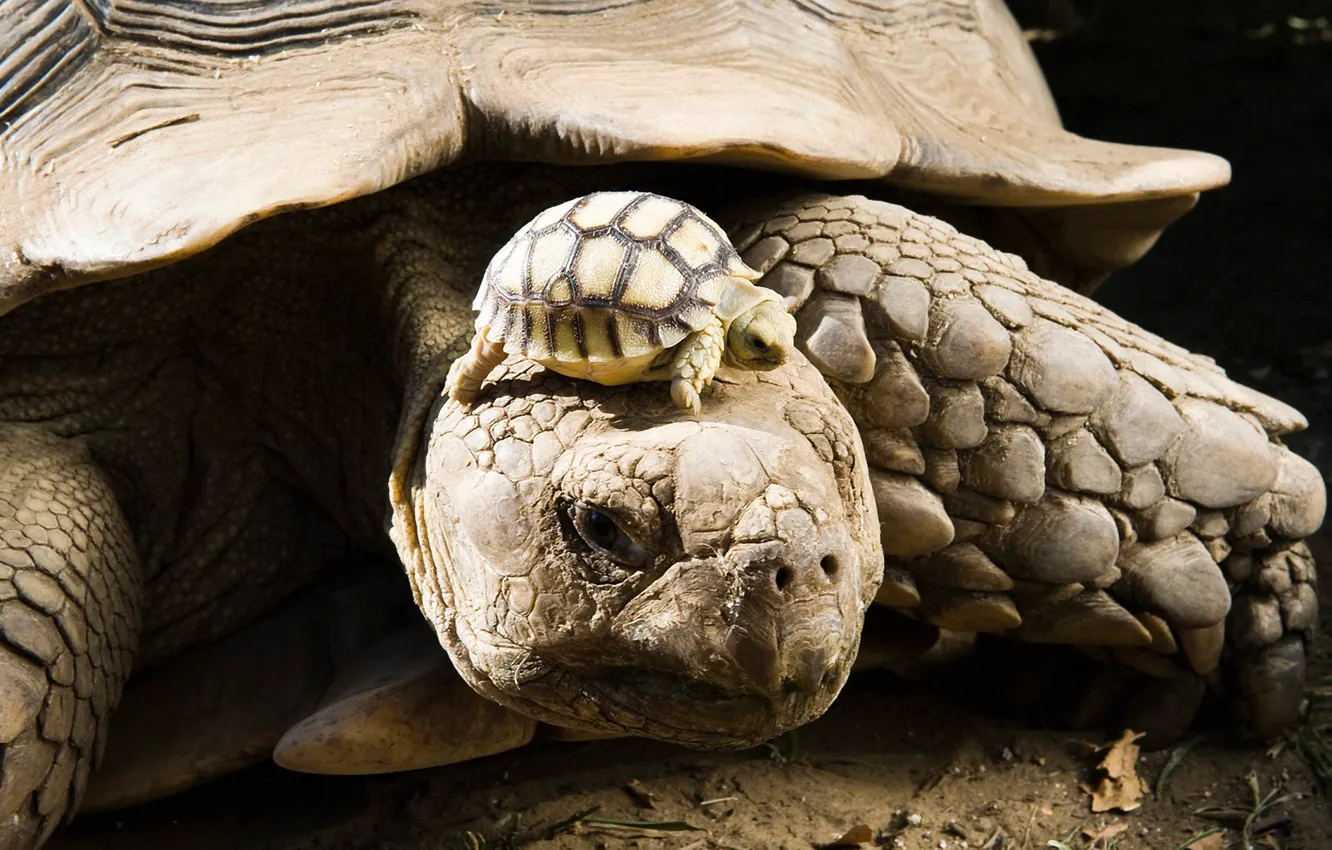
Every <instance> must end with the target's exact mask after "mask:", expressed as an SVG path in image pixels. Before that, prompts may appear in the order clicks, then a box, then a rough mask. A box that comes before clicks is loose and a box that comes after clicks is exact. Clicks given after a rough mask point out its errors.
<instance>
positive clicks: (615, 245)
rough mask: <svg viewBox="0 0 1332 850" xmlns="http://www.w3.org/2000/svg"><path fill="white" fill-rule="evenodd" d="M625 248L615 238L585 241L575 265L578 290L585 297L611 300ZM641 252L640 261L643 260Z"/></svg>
mask: <svg viewBox="0 0 1332 850" xmlns="http://www.w3.org/2000/svg"><path fill="white" fill-rule="evenodd" d="M624 253H625V246H624V245H623V244H622V243H621V242H620V241H619V240H618V239H616V238H615V237H614V236H597V237H595V238H592V239H584V240H583V246H582V247H581V248H579V249H578V259H577V261H576V262H575V263H574V274H575V275H576V276H577V279H578V288H579V290H580V291H581V292H582V294H583V295H585V296H592V297H595V298H609V297H610V294H611V292H612V291H613V290H614V288H615V278H616V276H617V275H618V274H619V273H620V266H621V265H622V264H623V263H624ZM642 253H643V252H640V256H639V259H640V261H641V260H642Z"/></svg>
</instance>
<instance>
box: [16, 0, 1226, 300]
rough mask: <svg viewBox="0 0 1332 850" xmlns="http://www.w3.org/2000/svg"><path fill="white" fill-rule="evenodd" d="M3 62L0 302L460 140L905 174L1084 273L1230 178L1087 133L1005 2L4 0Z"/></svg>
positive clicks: (501, 152)
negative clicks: (1063, 112)
mask: <svg viewBox="0 0 1332 850" xmlns="http://www.w3.org/2000/svg"><path fill="white" fill-rule="evenodd" d="M681 33H688V34H689V37H687V38H682V37H681V35H680V34H681ZM0 57H4V58H3V61H2V62H0V152H3V154H2V156H0V209H3V210H4V215H3V216H0V313H2V312H5V311H7V310H9V309H12V308H13V307H15V306H17V305H18V304H20V303H22V302H24V301H27V300H29V299H31V298H34V297H36V296H38V295H40V294H41V293H43V292H49V291H51V290H53V289H61V288H67V287H70V286H76V285H79V284H82V283H86V282H89V281H97V280H105V279H109V278H115V277H122V276H125V275H128V274H133V273H135V272H139V271H143V270H145V269H148V268H152V267H154V266H160V265H163V264H166V263H171V262H174V261H176V260H179V259H181V258H183V257H187V256H190V255H192V254H195V253H197V252H199V251H201V250H203V249H205V248H207V247H209V246H211V245H213V244H215V243H217V242H218V241H219V240H221V239H223V238H224V237H226V236H227V235H228V234H230V233H232V232H234V231H235V230H237V229H238V228H240V227H243V226H245V225H247V224H249V223H251V222H254V221H256V220H258V219H261V218H265V217H267V216H270V215H274V214H276V213H280V212H285V211H290V210H295V209H302V208H309V207H318V206H323V205H326V204H333V203H337V202H340V201H345V200H347V199H350V198H353V197H357V196H359V195H365V194H369V193H372V192H376V191H379V190H381V189H384V188H387V187H389V186H392V185H394V184H397V183H399V182H401V181H403V180H406V179H408V178H410V177H413V176H416V175H419V174H423V173H425V172H428V171H431V170H433V169H437V168H440V167H443V166H448V165H451V164H454V163H456V162H458V161H460V160H463V159H468V160H476V159H503V160H514V159H518V160H536V161H542V162H550V163H557V164H588V163H607V162H624V161H664V160H693V161H707V162H713V163H724V164H728V165H739V166H743V167H751V168H760V169H777V170H781V171H784V172H790V173H796V174H800V175H804V176H808V177H814V178H819V179H831V180H841V179H865V180H876V181H884V182H885V183H887V184H890V185H893V186H898V187H902V188H905V189H910V190H913V191H917V192H923V193H926V194H928V195H933V196H938V197H941V198H947V199H951V200H953V201H957V202H960V203H962V204H965V205H967V206H968V208H969V211H968V212H967V214H968V215H972V216H976V217H978V218H979V221H978V222H977V224H978V226H983V227H985V228H987V229H989V230H992V231H993V233H995V234H996V235H999V234H1006V241H1004V242H1003V245H1002V246H1003V247H1007V248H1009V249H1011V250H1018V249H1021V250H1023V251H1024V252H1026V253H1028V255H1029V256H1031V257H1032V258H1033V261H1034V262H1036V263H1037V271H1039V272H1042V273H1044V274H1046V275H1047V276H1051V277H1056V278H1058V279H1060V280H1062V281H1065V282H1071V283H1077V284H1080V285H1091V284H1093V283H1094V282H1095V281H1098V280H1100V279H1101V277H1103V276H1104V275H1105V274H1106V273H1107V272H1109V271H1111V270H1113V269H1115V268H1119V267H1121V266H1123V265H1126V264H1128V263H1131V262H1133V261H1134V260H1136V259H1137V258H1138V257H1139V256H1140V255H1141V254H1142V253H1143V252H1144V251H1145V250H1147V248H1148V247H1150V246H1151V244H1152V243H1153V242H1154V241H1155V239H1156V236H1157V234H1158V233H1159V232H1160V231H1161V229H1162V228H1164V227H1165V226H1167V225H1168V224H1169V223H1170V222H1171V221H1173V220H1174V219H1175V218H1177V217H1178V216H1179V215H1180V214H1182V213H1183V212H1185V211H1187V210H1188V209H1189V208H1190V207H1191V206H1192V204H1193V202H1194V199H1195V198H1196V196H1197V193H1198V192H1199V191H1201V190H1205V189H1209V188H1213V187H1216V186H1219V185H1222V184H1224V183H1225V182H1226V181H1227V180H1228V179H1229V173H1230V172H1229V166H1228V165H1227V164H1226V162H1225V161H1224V160H1222V159H1220V158H1219V157H1215V156H1210V155H1207V154H1202V153H1196V152H1192V151H1179V150H1169V149H1163V148H1149V147H1139V146H1133V145H1120V144H1112V143H1107V142H1101V141H1094V140H1090V139H1084V138H1081V137H1079V136H1077V135H1074V134H1072V133H1069V132H1067V131H1065V130H1064V129H1063V128H1062V127H1061V126H1060V123H1059V117H1058V113H1057V111H1056V109H1055V105H1054V102H1053V100H1052V99H1051V97H1050V93H1049V91H1048V89H1047V88H1046V85H1045V81H1044V80H1043V78H1042V77H1041V73H1040V70H1039V68H1038V67H1037V65H1036V62H1035V59H1034V57H1033V56H1032V54H1031V52H1030V50H1029V49H1028V47H1027V45H1026V42H1025V40H1024V39H1023V37H1022V34H1021V32H1020V31H1019V29H1018V27H1017V25H1016V24H1015V22H1014V21H1013V19H1012V17H1011V16H1010V14H1009V12H1008V10H1007V9H1006V8H1005V7H1004V5H1003V3H1002V2H1000V0H974V2H947V3H944V2H930V0H910V2H903V3H891V4H877V3H863V2H856V0H828V1H827V2H821V3H817V4H816V3H804V2H782V3H777V4H773V3H768V2H760V0H739V2H732V3H726V4H717V3H714V2H711V0H628V2H615V3H605V2H602V0H569V2H563V3H560V4H558V5H551V4H549V3H542V2H528V0H504V2H472V0H337V2H334V0H254V2H228V1H227V0H138V2H129V1H128V0H96V2H86V3H85V2H76V0H0ZM665 93H669V96H665ZM242 140H243V142H242ZM991 225H993V226H992V227H991Z"/></svg>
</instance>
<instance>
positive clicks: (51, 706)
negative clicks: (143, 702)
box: [0, 423, 141, 850]
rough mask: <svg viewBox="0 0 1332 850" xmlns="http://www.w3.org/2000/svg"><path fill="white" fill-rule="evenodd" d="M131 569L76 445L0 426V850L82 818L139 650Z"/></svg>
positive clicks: (116, 513)
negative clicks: (82, 802)
mask: <svg viewBox="0 0 1332 850" xmlns="http://www.w3.org/2000/svg"><path fill="white" fill-rule="evenodd" d="M140 596H141V586H140V575H139V564H138V561H137V556H136V554H135V550H134V543H133V539H132V537H131V534H130V530H129V527H128V525H127V524H126V522H125V518H124V516H123V515H122V513H121V510H120V507H119V506H118V504H117V503H116V499H115V496H114V495H113V494H112V492H111V488H110V487H109V486H108V484H107V482H106V479H105V477H104V476H103V475H102V472H101V470H100V469H98V467H97V466H96V464H95V463H94V462H93V460H92V458H91V457H90V456H89V455H88V453H87V451H86V450H85V449H84V448H83V447H82V446H81V445H79V444H78V443H77V442H73V441H69V440H64V439H61V438H59V437H56V436H53V435H52V434H50V433H48V432H47V431H45V430H44V429H42V428H39V427H35V426H30V425H15V424H4V423H0V848H3V850H20V848H31V847H35V846H39V845H40V844H41V843H42V842H43V841H45V839H46V837H47V836H48V835H50V833H51V831H52V830H53V829H54V828H55V827H56V825H57V824H58V823H59V822H60V821H61V819H62V818H63V817H66V816H68V815H70V814H72V813H73V812H74V811H75V809H77V808H78V803H79V799H80V797H81V796H82V794H83V789H84V787H85V785H86V784H87V780H88V772H89V770H90V769H91V768H92V766H93V763H94V762H95V761H97V760H98V759H100V756H101V753H102V748H103V747H104V745H105V742H106V729H107V718H108V717H109V716H110V713H111V710H112V709H113V708H114V706H115V704H116V702H117V701H118V700H119V699H120V692H121V687H122V685H123V684H124V682H125V678H126V676H128V675H129V671H130V665H131V662H132V658H133V655H134V650H135V647H136V644H137V635H138V624H139V608H140Z"/></svg>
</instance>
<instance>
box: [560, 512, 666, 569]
mask: <svg viewBox="0 0 1332 850" xmlns="http://www.w3.org/2000/svg"><path fill="white" fill-rule="evenodd" d="M572 513H573V525H574V530H576V531H577V532H578V536H579V537H581V538H583V542H584V543H586V544H587V545H588V546H590V547H592V549H594V550H595V551H597V552H600V553H601V554H603V555H605V556H606V557H608V558H610V559H611V560H612V561H615V562H616V563H618V564H623V565H624V566H627V567H645V566H647V565H648V564H649V563H651V561H652V553H651V552H649V551H648V550H646V549H644V548H643V547H642V546H640V545H638V543H637V542H636V541H635V540H634V539H633V538H632V537H630V536H629V535H628V534H626V533H625V531H624V529H622V528H620V524H619V523H618V522H616V521H615V517H613V516H611V515H610V514H609V513H606V512H605V511H601V510H598V509H597V508H594V507H592V506H590V505H584V504H579V503H575V504H574V505H573V511H572Z"/></svg>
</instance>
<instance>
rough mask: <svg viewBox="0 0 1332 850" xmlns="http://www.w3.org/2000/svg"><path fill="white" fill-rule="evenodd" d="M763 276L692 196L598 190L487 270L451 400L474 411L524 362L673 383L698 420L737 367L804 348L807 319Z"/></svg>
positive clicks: (561, 210) (597, 376)
mask: <svg viewBox="0 0 1332 850" xmlns="http://www.w3.org/2000/svg"><path fill="white" fill-rule="evenodd" d="M758 278H759V274H758V272H756V271H754V270H753V269H751V268H750V267H749V266H747V265H745V263H744V262H743V261H742V260H741V259H740V256H739V255H738V254H737V253H736V252H735V249H734V248H733V247H732V246H731V243H730V240H729V239H727V237H726V234H725V232H724V231H723V230H722V229H721V228H720V227H718V226H717V225H716V224H715V223H714V222H713V221H712V220H711V219H709V218H708V217H707V216H706V215H704V214H703V213H702V212H701V211H699V210H698V209H696V208H694V207H692V206H690V205H689V204H686V203H684V202H683V201H676V200H673V199H671V198H666V197H663V196H661V195H656V194H653V193H651V192H593V193H592V194H589V195H584V196H583V197H580V198H575V199H574V200H571V201H567V202H565V203H563V204H559V205H557V206H554V207H551V208H550V209H548V210H545V211H544V212H542V213H541V214H540V215H538V216H537V217H536V218H534V219H532V220H531V221H530V222H528V223H527V225H526V226H524V227H523V228H522V229H521V230H520V231H519V232H518V233H517V235H515V236H514V237H513V239H511V240H509V242H508V243H507V244H506V245H505V246H504V247H503V248H501V249H500V251H499V253H497V254H496V255H495V258H494V259H493V260H492V261H491V262H490V265H489V267H488V268H487V269H486V273H485V277H484V279H483V280H482V283H481V290H480V291H479V292H478V293H477V296H476V301H475V302H474V303H473V305H472V308H473V309H474V310H477V311H478V315H477V319H476V336H475V337H474V338H473V340H472V347H471V350H470V351H469V352H468V353H467V354H465V355H464V356H463V357H461V358H459V359H458V360H457V361H455V362H454V364H453V366H452V368H450V370H449V377H448V384H447V388H448V392H449V396H450V397H451V398H453V399H455V400H457V401H460V402H462V403H464V404H468V405H470V404H471V403H472V401H473V400H474V399H475V398H476V395H477V393H478V391H479V390H480V389H481V384H482V382H483V381H484V380H485V379H486V376H487V375H489V374H490V373H491V371H492V370H493V369H495V367H497V366H499V364H500V363H502V362H504V358H505V357H506V356H507V355H510V354H514V355H521V356H523V357H527V358H530V359H532V360H535V361H537V362H538V363H540V364H541V365H543V366H545V367H546V368H547V369H550V370H552V371H555V372H559V373H560V374H562V375H567V376H569V377H572V378H583V379H586V380H590V381H596V382H597V383H599V384H605V385H607V386H616V385H619V384H628V383H634V382H637V381H652V380H669V381H670V382H671V398H672V399H673V400H674V401H675V404H676V405H677V406H678V407H682V408H685V409H687V410H689V411H691V412H693V413H694V414H697V413H698V412H699V411H700V400H699V393H700V392H702V390H703V388H704V387H706V386H707V385H708V384H710V383H712V379H713V376H714V375H716V373H717V369H718V367H719V366H721V364H722V363H723V362H725V363H726V364H727V365H729V366H735V367H738V368H742V369H756V370H760V371H768V370H770V369H775V368H777V367H778V366H781V365H782V364H783V363H785V362H786V358H787V355H788V353H789V352H790V351H791V348H792V345H793V341H794V337H795V329H796V323H795V319H794V318H793V317H792V316H791V314H790V313H789V312H788V311H787V309H786V304H785V302H784V301H783V299H782V296H781V295H779V294H777V293H776V292H773V291H772V290H771V289H767V288H765V287H762V286H757V285H755V283H754V281H756V280H758Z"/></svg>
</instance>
